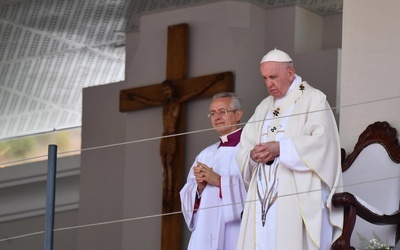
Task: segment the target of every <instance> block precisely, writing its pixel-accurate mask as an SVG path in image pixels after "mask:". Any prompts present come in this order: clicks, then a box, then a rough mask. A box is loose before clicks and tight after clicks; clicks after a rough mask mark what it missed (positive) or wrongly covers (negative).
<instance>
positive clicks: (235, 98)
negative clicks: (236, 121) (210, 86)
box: [212, 92, 242, 110]
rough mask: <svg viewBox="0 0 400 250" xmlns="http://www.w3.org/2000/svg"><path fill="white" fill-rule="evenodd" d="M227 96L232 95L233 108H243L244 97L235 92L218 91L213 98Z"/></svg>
mask: <svg viewBox="0 0 400 250" xmlns="http://www.w3.org/2000/svg"><path fill="white" fill-rule="evenodd" d="M225 97H230V98H232V101H231V108H232V109H233V110H239V109H242V99H240V97H239V96H238V95H237V94H235V93H233V92H220V93H217V94H215V95H214V96H213V98H212V100H215V99H218V98H225Z"/></svg>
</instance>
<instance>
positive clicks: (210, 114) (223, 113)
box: [207, 109, 237, 118]
mask: <svg viewBox="0 0 400 250" xmlns="http://www.w3.org/2000/svg"><path fill="white" fill-rule="evenodd" d="M236 111H237V109H232V110H226V109H222V110H218V111H210V112H208V114H207V116H208V118H214V117H216V115H218V116H221V117H224V116H226V115H228V113H229V112H236Z"/></svg>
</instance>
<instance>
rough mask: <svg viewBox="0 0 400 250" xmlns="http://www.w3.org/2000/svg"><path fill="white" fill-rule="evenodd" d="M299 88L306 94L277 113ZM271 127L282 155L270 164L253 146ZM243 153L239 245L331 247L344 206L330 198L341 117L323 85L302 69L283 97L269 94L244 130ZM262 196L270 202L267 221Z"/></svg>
mask: <svg viewBox="0 0 400 250" xmlns="http://www.w3.org/2000/svg"><path fill="white" fill-rule="evenodd" d="M293 91H300V92H299V93H300V94H298V96H297V97H296V98H294V99H293V98H292V100H291V103H290V104H289V105H288V106H287V108H280V109H279V111H280V112H279V115H278V118H279V117H281V118H280V119H279V120H278V118H277V117H276V116H275V117H274V111H276V110H277V108H278V107H279V106H281V107H282V106H284V105H285V102H284V100H285V98H290V97H289V96H290V94H292V92H293ZM275 119H276V120H277V121H274V120H275ZM271 131H274V132H277V133H275V135H274V136H272V137H273V140H276V141H279V142H280V156H279V157H277V158H275V160H274V162H273V164H272V165H271V166H269V165H265V164H256V163H254V162H252V161H251V159H250V157H249V155H250V150H251V149H253V147H254V146H255V145H256V144H258V143H262V142H267V141H271V140H270V139H269V138H268V137H270V136H271ZM273 140H272V141H273ZM237 160H238V165H239V167H240V168H241V171H242V173H243V180H244V182H245V185H246V188H247V189H248V195H247V202H246V206H245V210H244V214H243V219H242V226H241V231H240V235H239V241H238V246H237V249H238V250H249V249H265V250H287V249H291V250H296V249H298V250H312V249H323V250H327V249H329V248H330V245H331V243H332V240H333V239H336V238H337V237H338V236H339V235H340V233H341V230H342V224H343V212H342V210H341V209H335V208H334V207H333V206H332V205H331V198H332V195H333V194H334V193H335V192H337V191H341V187H342V179H341V165H340V145H339V136H338V131H337V127H336V122H335V119H334V117H333V114H332V111H331V109H330V106H329V104H328V103H327V101H326V96H325V95H324V94H323V93H322V92H320V91H319V90H317V89H314V88H312V87H311V86H310V85H308V84H307V83H306V82H301V78H300V77H299V76H297V75H296V76H295V80H294V82H293V83H292V85H291V87H290V89H289V91H288V93H287V95H286V96H285V97H283V98H282V99H280V100H274V98H273V97H271V96H270V97H267V98H266V99H264V100H263V101H262V102H261V103H260V105H259V106H258V107H257V109H256V111H255V113H254V115H253V116H252V117H251V118H250V120H249V122H248V123H247V124H246V126H245V128H244V130H243V133H242V137H241V143H240V149H239V151H238V155H237ZM268 192H269V193H268ZM271 193H272V195H270V194H271ZM275 193H276V194H277V198H276V199H274V197H275V196H274V194H275ZM266 194H268V195H266ZM268 197H270V198H269V199H267V198H268ZM262 202H264V208H265V207H269V209H268V212H267V217H266V220H265V225H264V226H263V225H262V208H263V206H262V205H261V204H262ZM264 210H265V209H264Z"/></svg>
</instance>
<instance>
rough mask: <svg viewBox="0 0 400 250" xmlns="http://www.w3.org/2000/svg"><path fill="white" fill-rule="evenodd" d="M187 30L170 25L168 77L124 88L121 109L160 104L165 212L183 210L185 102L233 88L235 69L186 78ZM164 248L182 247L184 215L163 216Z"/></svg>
mask: <svg viewBox="0 0 400 250" xmlns="http://www.w3.org/2000/svg"><path fill="white" fill-rule="evenodd" d="M188 31H189V27H188V25H187V24H186V23H183V24H178V25H172V26H168V45H167V71H166V80H165V81H163V82H162V83H159V84H154V85H150V86H145V87H138V88H133V89H126V90H122V91H121V93H120V107H119V109H120V112H129V111H134V110H138V109H143V108H149V107H156V106H161V107H162V108H163V117H162V119H163V126H164V131H163V136H162V139H161V143H160V156H161V162H162V167H163V190H162V213H163V214H168V213H171V212H176V211H180V209H181V206H180V199H179V191H180V189H181V188H182V187H183V184H184V179H185V176H184V173H185V166H184V155H185V153H184V152H185V145H184V136H182V135H179V134H181V133H184V132H185V123H186V102H187V101H189V100H196V99H201V98H210V97H212V96H213V95H214V94H216V93H218V92H222V91H233V74H232V72H221V73H216V74H211V75H206V76H200V77H195V78H187V76H186V75H187V61H188ZM161 227H162V234H161V249H164V250H167V249H168V250H170V249H182V246H181V237H182V215H181V214H171V215H164V216H163V217H162V226H161Z"/></svg>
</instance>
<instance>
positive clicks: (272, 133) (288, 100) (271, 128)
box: [266, 82, 307, 142]
mask: <svg viewBox="0 0 400 250" xmlns="http://www.w3.org/2000/svg"><path fill="white" fill-rule="evenodd" d="M306 84H307V83H305V82H303V83H301V84H299V86H298V87H297V88H295V89H294V90H292V92H290V94H289V95H288V96H287V97H285V99H284V100H283V101H282V102H281V103H280V105H279V107H277V108H274V111H273V116H274V118H273V120H272V121H271V124H270V125H268V127H267V132H266V135H267V142H270V141H275V138H276V134H277V133H278V132H284V131H282V130H280V128H281V127H282V126H281V125H279V124H280V122H281V119H282V118H284V117H287V115H288V114H287V111H288V110H289V109H290V108H291V107H292V105H293V104H294V103H296V101H297V100H298V99H299V98H300V96H301V95H302V94H303V91H304V90H305V89H306V86H305V85H306ZM280 114H283V115H285V116H284V117H282V116H279V115H280Z"/></svg>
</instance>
